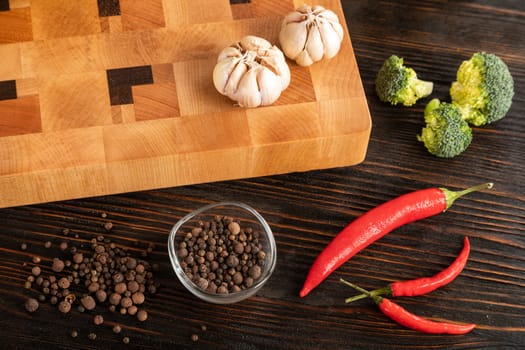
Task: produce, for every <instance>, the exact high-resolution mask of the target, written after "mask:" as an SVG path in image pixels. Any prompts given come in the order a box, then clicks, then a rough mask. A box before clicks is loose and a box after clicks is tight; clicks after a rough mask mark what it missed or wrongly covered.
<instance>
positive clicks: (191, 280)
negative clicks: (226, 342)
mask: <svg viewBox="0 0 525 350" xmlns="http://www.w3.org/2000/svg"><path fill="white" fill-rule="evenodd" d="M221 227H222V229H221ZM248 247H249V248H248ZM168 253H169V256H170V260H171V264H172V266H173V270H174V271H175V274H176V275H177V277H178V279H179V280H180V282H181V283H182V284H183V285H184V286H185V287H186V289H188V290H189V291H190V292H191V293H192V294H194V295H195V296H197V297H198V298H200V299H202V300H205V301H207V302H211V303H216V304H231V303H235V302H238V301H241V300H244V299H246V298H248V297H250V296H252V295H254V294H255V293H256V292H257V291H258V290H259V289H261V287H262V286H263V285H264V284H265V283H266V282H267V281H268V279H269V278H270V276H271V274H272V272H273V270H274V268H275V264H276V261H277V247H276V244H275V239H274V237H273V233H272V230H271V229H270V226H269V225H268V223H267V222H266V220H265V219H264V218H263V217H262V216H261V215H260V214H259V213H258V212H257V211H256V210H255V209H253V208H252V207H250V206H248V205H246V204H243V203H240V202H220V203H214V204H210V205H206V206H204V207H202V208H200V209H198V210H195V211H194V212H192V213H190V214H188V215H186V216H185V217H183V218H182V219H181V220H179V221H178V222H177V223H176V224H175V226H173V228H172V230H171V232H170V235H169V238H168ZM190 256H191V257H190ZM257 266H258V267H257ZM228 276H229V277H228Z"/></svg>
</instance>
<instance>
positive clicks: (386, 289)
mask: <svg viewBox="0 0 525 350" xmlns="http://www.w3.org/2000/svg"><path fill="white" fill-rule="evenodd" d="M341 282H343V283H345V282H346V281H344V280H343V281H341ZM390 294H392V290H391V289H390V287H384V288H379V289H374V290H373V291H371V292H369V293H368V294H366V293H362V294H359V295H356V296H353V297H350V298H347V299H346V300H345V303H353V302H354V301H357V300H361V299H364V298H367V297H371V296H379V295H390Z"/></svg>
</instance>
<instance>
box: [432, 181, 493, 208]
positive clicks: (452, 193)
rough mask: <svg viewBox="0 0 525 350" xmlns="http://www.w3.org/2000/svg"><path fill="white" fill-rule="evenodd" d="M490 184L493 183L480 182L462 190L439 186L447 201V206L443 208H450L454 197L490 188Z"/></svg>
mask: <svg viewBox="0 0 525 350" xmlns="http://www.w3.org/2000/svg"><path fill="white" fill-rule="evenodd" d="M492 186H494V183H492V182H487V183H484V184H481V185H477V186H472V187H469V188H467V189H464V190H462V191H451V190H449V189H446V188H444V187H441V188H440V189H441V191H443V193H444V195H445V201H446V202H447V206H446V208H445V210H447V209H448V208H450V207H451V206H452V204H453V203H454V201H455V200H456V199H458V198H459V197H463V196H464V195H466V194H469V193H471V192H476V191H481V190H485V189H491V188H492ZM445 210H444V211H445Z"/></svg>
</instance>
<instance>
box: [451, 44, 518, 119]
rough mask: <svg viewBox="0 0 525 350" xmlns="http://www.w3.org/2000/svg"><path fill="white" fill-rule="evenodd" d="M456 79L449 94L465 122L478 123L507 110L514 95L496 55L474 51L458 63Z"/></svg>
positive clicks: (509, 78) (507, 71) (512, 82)
mask: <svg viewBox="0 0 525 350" xmlns="http://www.w3.org/2000/svg"><path fill="white" fill-rule="evenodd" d="M456 79H457V81H455V82H453V83H452V86H451V87H450V96H451V98H452V103H454V104H455V105H457V106H458V107H459V109H460V110H461V113H462V114H463V118H464V119H465V120H467V122H469V123H471V124H473V125H476V126H480V125H485V124H489V123H492V122H495V121H496V120H499V119H501V118H503V117H504V116H505V115H506V114H507V112H508V110H509V109H510V105H511V104H512V97H513V96H514V81H513V79H512V75H511V74H510V72H509V68H508V67H507V65H506V64H505V62H503V61H502V60H501V59H500V58H499V57H498V56H496V55H494V54H490V53H485V52H478V53H475V54H474V55H472V57H471V58H470V59H469V60H467V61H463V63H461V65H460V66H459V69H458V72H457V77H456Z"/></svg>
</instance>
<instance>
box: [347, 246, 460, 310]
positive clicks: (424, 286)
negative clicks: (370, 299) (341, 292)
mask: <svg viewBox="0 0 525 350" xmlns="http://www.w3.org/2000/svg"><path fill="white" fill-rule="evenodd" d="M469 253H470V242H469V239H468V237H465V239H464V241H463V249H462V250H461V252H460V253H459V255H458V256H457V257H456V259H455V260H454V261H453V262H452V264H450V265H449V266H448V267H447V268H446V269H444V270H442V271H441V272H439V273H437V274H435V275H434V276H432V277H421V278H417V279H413V280H408V281H398V282H393V283H390V284H389V285H388V286H386V287H384V288H380V289H376V290H373V291H371V292H370V294H371V295H372V296H374V295H391V296H393V297H412V296H416V295H423V294H427V293H430V292H432V291H434V290H436V289H438V288H439V287H442V286H444V285H446V284H448V283H450V282H452V281H453V280H454V279H455V278H456V277H457V276H458V275H459V274H460V273H461V271H463V268H464V267H465V265H466V263H467V260H468V256H469ZM367 296H368V295H367V294H366V293H363V294H360V295H356V296H355V297H352V298H348V299H347V300H346V302H347V303H351V302H353V301H356V300H359V299H363V298H366V297H367Z"/></svg>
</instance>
